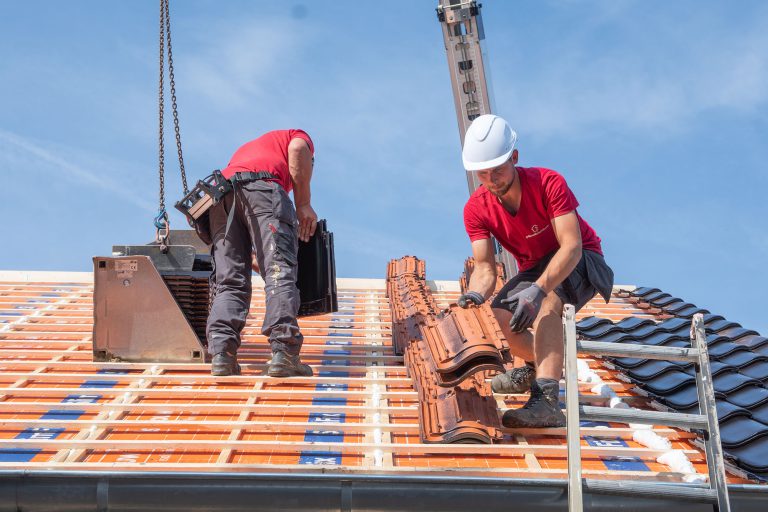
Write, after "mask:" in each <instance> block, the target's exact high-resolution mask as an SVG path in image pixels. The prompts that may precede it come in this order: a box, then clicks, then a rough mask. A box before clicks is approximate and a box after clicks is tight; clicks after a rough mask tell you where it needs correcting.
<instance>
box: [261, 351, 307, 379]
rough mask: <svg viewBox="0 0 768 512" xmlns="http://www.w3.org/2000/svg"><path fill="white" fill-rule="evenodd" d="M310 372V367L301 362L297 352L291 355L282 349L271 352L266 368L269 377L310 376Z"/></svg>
mask: <svg viewBox="0 0 768 512" xmlns="http://www.w3.org/2000/svg"><path fill="white" fill-rule="evenodd" d="M312 374H313V372H312V368H310V367H309V365H308V364H304V363H302V362H301V358H300V357H299V355H298V354H296V355H295V356H292V355H290V354H286V353H285V352H283V351H278V352H274V353H273V354H272V361H270V362H269V369H268V370H267V375H269V376H270V377H311V376H312Z"/></svg>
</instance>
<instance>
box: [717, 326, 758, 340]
mask: <svg viewBox="0 0 768 512" xmlns="http://www.w3.org/2000/svg"><path fill="white" fill-rule="evenodd" d="M718 334H720V335H722V336H728V337H729V338H731V339H732V340H734V341H735V340H738V339H739V338H744V337H745V336H749V335H751V334H754V335H759V333H758V332H757V331H753V330H752V329H744V328H743V327H731V328H729V329H725V330H723V331H720V332H719V333H718Z"/></svg>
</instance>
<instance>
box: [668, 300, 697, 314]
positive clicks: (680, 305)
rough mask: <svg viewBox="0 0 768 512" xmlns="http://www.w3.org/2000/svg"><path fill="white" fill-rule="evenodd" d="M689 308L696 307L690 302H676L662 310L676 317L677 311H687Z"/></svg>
mask: <svg viewBox="0 0 768 512" xmlns="http://www.w3.org/2000/svg"><path fill="white" fill-rule="evenodd" d="M691 306H693V307H696V305H695V304H691V303H690V302H678V303H675V304H671V305H670V306H667V307H666V308H664V311H666V312H667V313H671V314H673V315H676V314H677V312H678V311H682V310H683V309H687V308H689V307H691Z"/></svg>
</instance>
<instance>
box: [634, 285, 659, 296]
mask: <svg viewBox="0 0 768 512" xmlns="http://www.w3.org/2000/svg"><path fill="white" fill-rule="evenodd" d="M660 291H661V290H659V289H658V288H649V287H647V286H641V287H640V288H635V289H634V290H632V292H631V293H632V295H634V296H635V297H645V296H646V295H648V294H649V293H653V292H660Z"/></svg>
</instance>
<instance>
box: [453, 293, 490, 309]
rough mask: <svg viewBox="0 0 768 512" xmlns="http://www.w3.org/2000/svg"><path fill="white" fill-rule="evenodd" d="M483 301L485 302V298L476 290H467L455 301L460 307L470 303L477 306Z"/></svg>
mask: <svg viewBox="0 0 768 512" xmlns="http://www.w3.org/2000/svg"><path fill="white" fill-rule="evenodd" d="M483 302H485V298H484V297H483V296H482V295H480V294H479V293H478V292H467V293H465V294H464V295H462V296H461V297H459V299H458V300H457V301H456V304H458V305H459V307H460V308H462V309H467V308H468V307H469V305H470V304H474V305H475V306H479V305H480V304H482V303H483Z"/></svg>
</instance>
